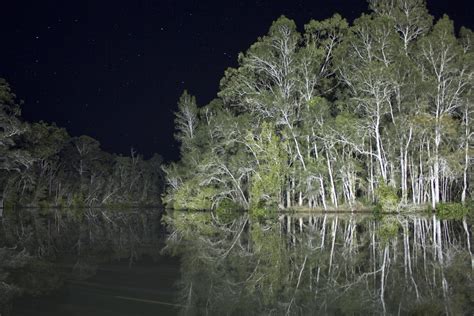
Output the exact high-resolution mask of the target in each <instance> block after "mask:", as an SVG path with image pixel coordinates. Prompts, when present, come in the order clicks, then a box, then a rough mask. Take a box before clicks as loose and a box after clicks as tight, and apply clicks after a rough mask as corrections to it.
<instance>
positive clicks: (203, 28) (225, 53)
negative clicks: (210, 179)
mask: <svg viewBox="0 0 474 316" xmlns="http://www.w3.org/2000/svg"><path fill="white" fill-rule="evenodd" d="M472 2H474V1H473V0H449V1H446V0H428V7H429V9H430V12H431V14H433V15H435V16H436V17H439V16H440V15H441V14H443V13H447V14H448V15H449V16H450V17H451V18H452V19H453V20H454V21H455V25H456V27H457V28H459V27H460V26H461V25H464V26H467V27H470V28H471V29H474V25H473V24H474V23H473V19H472V12H473V11H474V10H473V8H472V6H473V4H472ZM364 11H367V4H366V1H365V0H326V1H322V0H319V1H318V0H308V1H298V0H295V1H276V0H260V1H259V0H254V1H203V0H201V1H176V0H175V1H171V0H162V1H158V0H155V1H152V0H133V1H132V0H129V1H124V0H116V1H98V0H75V1H64V0H61V1H59V0H58V1H52V0H44V1H38V0H35V1H33V0H31V1H22V0H2V1H1V6H0V12H1V14H0V36H1V42H0V43H1V44H0V77H3V78H5V79H7V80H8V81H9V82H10V84H11V85H12V86H13V89H14V91H15V92H16V94H17V96H18V98H19V99H21V100H24V101H25V104H24V106H23V117H24V118H25V119H26V120H28V121H39V120H44V121H46V122H56V123H57V125H58V126H61V127H65V128H67V130H68V131H69V133H70V134H71V135H72V136H79V135H82V134H86V135H89V136H92V137H94V138H96V139H97V140H99V141H100V142H101V144H102V148H103V149H105V150H107V151H110V152H115V153H123V154H128V153H129V151H130V148H131V147H133V148H135V149H136V150H138V151H139V152H141V153H143V154H144V155H145V156H146V157H149V156H150V155H151V154H152V153H154V152H158V153H160V154H161V155H162V156H164V158H165V159H167V160H170V159H177V158H178V144H176V143H175V142H174V139H173V133H174V128H173V119H174V116H173V113H174V112H175V111H176V110H177V106H176V102H177V100H178V98H179V96H180V95H181V93H182V91H183V89H188V91H189V92H190V93H192V94H194V95H196V97H197V101H198V104H199V105H205V104H207V103H208V102H209V101H210V100H212V99H213V98H214V97H215V96H216V93H217V91H218V85H219V81H220V79H221V77H222V76H223V74H224V70H225V69H226V68H227V67H235V66H236V59H237V54H238V53H239V52H240V51H245V50H246V49H247V48H248V47H249V46H250V45H251V44H252V43H254V42H255V41H256V40H257V37H258V36H262V35H264V34H265V33H266V32H267V30H268V28H269V26H270V25H271V22H272V21H273V20H275V19H277V18H278V17H279V16H280V15H282V14H284V15H286V16H287V17H289V18H292V19H294V20H295V21H296V23H297V24H298V27H299V28H300V30H301V29H302V27H303V25H304V24H305V23H306V22H308V21H309V20H310V19H311V18H314V19H324V18H328V17H330V16H331V15H332V14H333V13H335V12H338V13H340V14H341V15H342V16H344V17H345V18H347V19H348V20H349V21H352V19H354V18H355V17H358V16H359V15H360V14H361V12H364Z"/></svg>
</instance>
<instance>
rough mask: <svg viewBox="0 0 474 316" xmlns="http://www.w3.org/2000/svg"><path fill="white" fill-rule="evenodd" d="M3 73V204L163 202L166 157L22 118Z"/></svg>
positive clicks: (0, 200) (0, 152) (0, 146)
mask: <svg viewBox="0 0 474 316" xmlns="http://www.w3.org/2000/svg"><path fill="white" fill-rule="evenodd" d="M20 114H21V108H20V104H19V102H18V101H17V100H16V96H15V94H14V93H13V91H12V89H11V87H10V86H9V84H8V83H7V82H6V81H5V80H3V79H0V208H1V207H2V206H5V208H11V207H15V206H22V207H78V208H82V207H89V206H113V207H123V206H138V205H154V206H158V205H161V199H160V196H161V193H162V191H163V183H164V181H163V175H162V171H161V168H160V166H161V163H162V158H161V157H160V156H159V155H155V156H153V157H152V158H151V159H149V160H144V159H143V157H142V156H140V155H139V154H137V153H136V152H135V151H134V150H133V149H132V150H131V153H130V156H128V157H125V156H121V155H114V154H110V153H107V152H105V151H103V150H101V148H100V143H99V142H98V141H97V140H95V139H93V138H91V137H89V136H80V137H71V136H70V135H69V134H68V133H67V131H66V130H65V129H64V128H60V127H58V126H56V125H55V124H48V123H45V122H37V123H28V122H25V121H23V120H22V119H21V116H20Z"/></svg>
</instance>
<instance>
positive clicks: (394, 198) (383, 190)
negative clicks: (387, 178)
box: [376, 181, 400, 212]
mask: <svg viewBox="0 0 474 316" xmlns="http://www.w3.org/2000/svg"><path fill="white" fill-rule="evenodd" d="M376 196H377V207H376V210H378V211H381V212H396V211H398V209H399V202H400V199H399V198H398V195H397V192H396V189H395V188H393V187H392V186H389V185H387V184H385V183H384V182H383V181H381V182H379V185H378V187H377V191H376Z"/></svg>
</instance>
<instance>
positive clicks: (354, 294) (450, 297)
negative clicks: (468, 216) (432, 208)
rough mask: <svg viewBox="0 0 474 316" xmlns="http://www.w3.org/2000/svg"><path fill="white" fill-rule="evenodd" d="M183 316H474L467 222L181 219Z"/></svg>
mask: <svg viewBox="0 0 474 316" xmlns="http://www.w3.org/2000/svg"><path fill="white" fill-rule="evenodd" d="M165 221H166V223H167V224H168V227H169V230H170V235H169V237H168V240H167V246H166V248H165V250H166V251H167V252H168V253H171V254H174V255H179V256H181V261H182V266H181V274H182V277H181V280H180V283H179V288H180V298H179V302H178V303H179V304H181V305H183V306H184V307H183V308H182V310H181V312H182V313H183V314H186V315H229V314H233V315H246V314H247V315H262V314H267V315H283V314H291V315H295V314H315V315H316V314H317V315H320V314H333V315H340V314H356V315H365V314H377V315H378V314H416V315H418V314H433V315H434V314H444V313H446V314H451V315H460V314H469V315H470V314H472V313H473V312H474V307H473V304H474V283H473V270H472V268H473V266H472V260H473V259H472V258H473V257H472V251H471V248H470V247H471V244H472V241H471V238H472V237H471V236H470V229H471V225H469V224H468V223H467V222H466V220H459V221H456V220H440V219H438V218H437V217H435V216H433V217H419V216H401V215H399V216H385V217H383V218H381V219H375V218H373V217H372V216H368V215H341V214H337V215H336V214H319V215H306V216H295V215H282V216H280V217H279V218H278V219H276V218H275V219H270V220H264V221H262V220H260V221H258V220H255V219H252V218H251V217H249V216H248V215H247V214H243V215H239V216H238V217H235V218H225V219H223V218H222V216H221V217H220V218H219V217H217V215H213V214H209V213H182V212H175V213H173V214H171V215H169V216H167V217H166V218H165Z"/></svg>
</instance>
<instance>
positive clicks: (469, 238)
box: [462, 217, 474, 270]
mask: <svg viewBox="0 0 474 316" xmlns="http://www.w3.org/2000/svg"><path fill="white" fill-rule="evenodd" d="M462 226H463V227H464V231H465V232H466V240H467V249H468V251H469V254H470V255H471V268H472V270H474V256H473V254H472V250H471V236H470V234H469V228H468V227H467V222H466V217H464V218H463V219H462Z"/></svg>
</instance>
